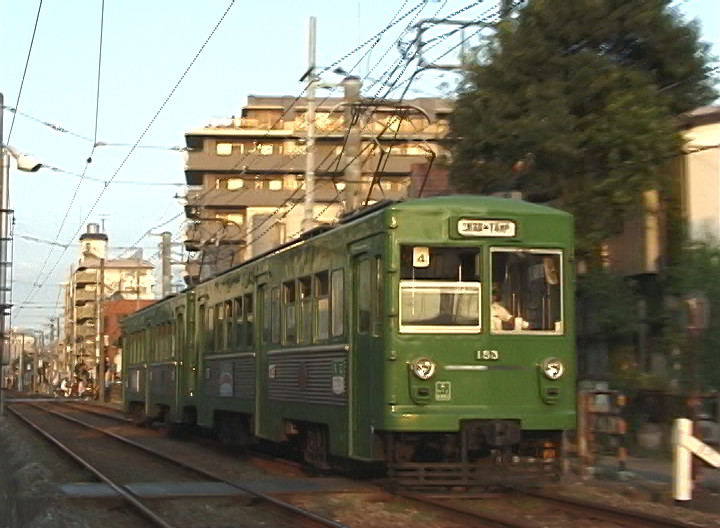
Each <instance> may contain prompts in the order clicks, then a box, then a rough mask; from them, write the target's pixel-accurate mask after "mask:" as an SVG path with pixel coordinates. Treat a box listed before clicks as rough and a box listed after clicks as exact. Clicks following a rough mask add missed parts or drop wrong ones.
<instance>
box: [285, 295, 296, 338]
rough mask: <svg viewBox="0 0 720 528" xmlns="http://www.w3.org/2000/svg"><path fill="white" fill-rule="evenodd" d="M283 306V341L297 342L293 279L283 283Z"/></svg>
mask: <svg viewBox="0 0 720 528" xmlns="http://www.w3.org/2000/svg"><path fill="white" fill-rule="evenodd" d="M283 308H284V311H285V342H286V343H290V344H292V343H297V306H296V305H295V281H290V282H286V283H285V284H283Z"/></svg>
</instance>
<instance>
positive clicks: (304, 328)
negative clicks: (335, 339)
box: [298, 277, 312, 343]
mask: <svg viewBox="0 0 720 528" xmlns="http://www.w3.org/2000/svg"><path fill="white" fill-rule="evenodd" d="M311 293H312V290H311V281H310V277H302V278H300V279H298V296H299V297H300V325H299V326H300V342H301V343H309V342H310V339H311V338H312V302H311Z"/></svg>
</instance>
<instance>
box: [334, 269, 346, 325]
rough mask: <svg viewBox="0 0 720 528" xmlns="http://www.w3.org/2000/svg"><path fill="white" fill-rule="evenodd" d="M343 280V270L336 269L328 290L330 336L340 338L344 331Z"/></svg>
mask: <svg viewBox="0 0 720 528" xmlns="http://www.w3.org/2000/svg"><path fill="white" fill-rule="evenodd" d="M344 283H345V278H344V277H343V270H341V269H337V270H334V271H333V272H332V288H331V290H330V295H331V299H330V305H331V307H332V335H333V336H341V335H343V332H344V331H345V319H344V307H345V292H344V286H345V284H344Z"/></svg>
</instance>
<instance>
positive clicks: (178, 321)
mask: <svg viewBox="0 0 720 528" xmlns="http://www.w3.org/2000/svg"><path fill="white" fill-rule="evenodd" d="M184 348H185V316H184V315H183V313H182V312H178V313H177V315H176V316H175V350H173V357H175V356H176V355H180V354H181V352H182V350H183V349H184Z"/></svg>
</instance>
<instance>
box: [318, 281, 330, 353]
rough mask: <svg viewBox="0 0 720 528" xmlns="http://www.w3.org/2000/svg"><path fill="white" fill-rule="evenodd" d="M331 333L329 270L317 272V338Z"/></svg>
mask: <svg viewBox="0 0 720 528" xmlns="http://www.w3.org/2000/svg"><path fill="white" fill-rule="evenodd" d="M329 335H330V276H329V273H328V272H327V271H321V272H320V273H316V274H315V338H316V339H318V340H323V339H327V338H328V337H329Z"/></svg>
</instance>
